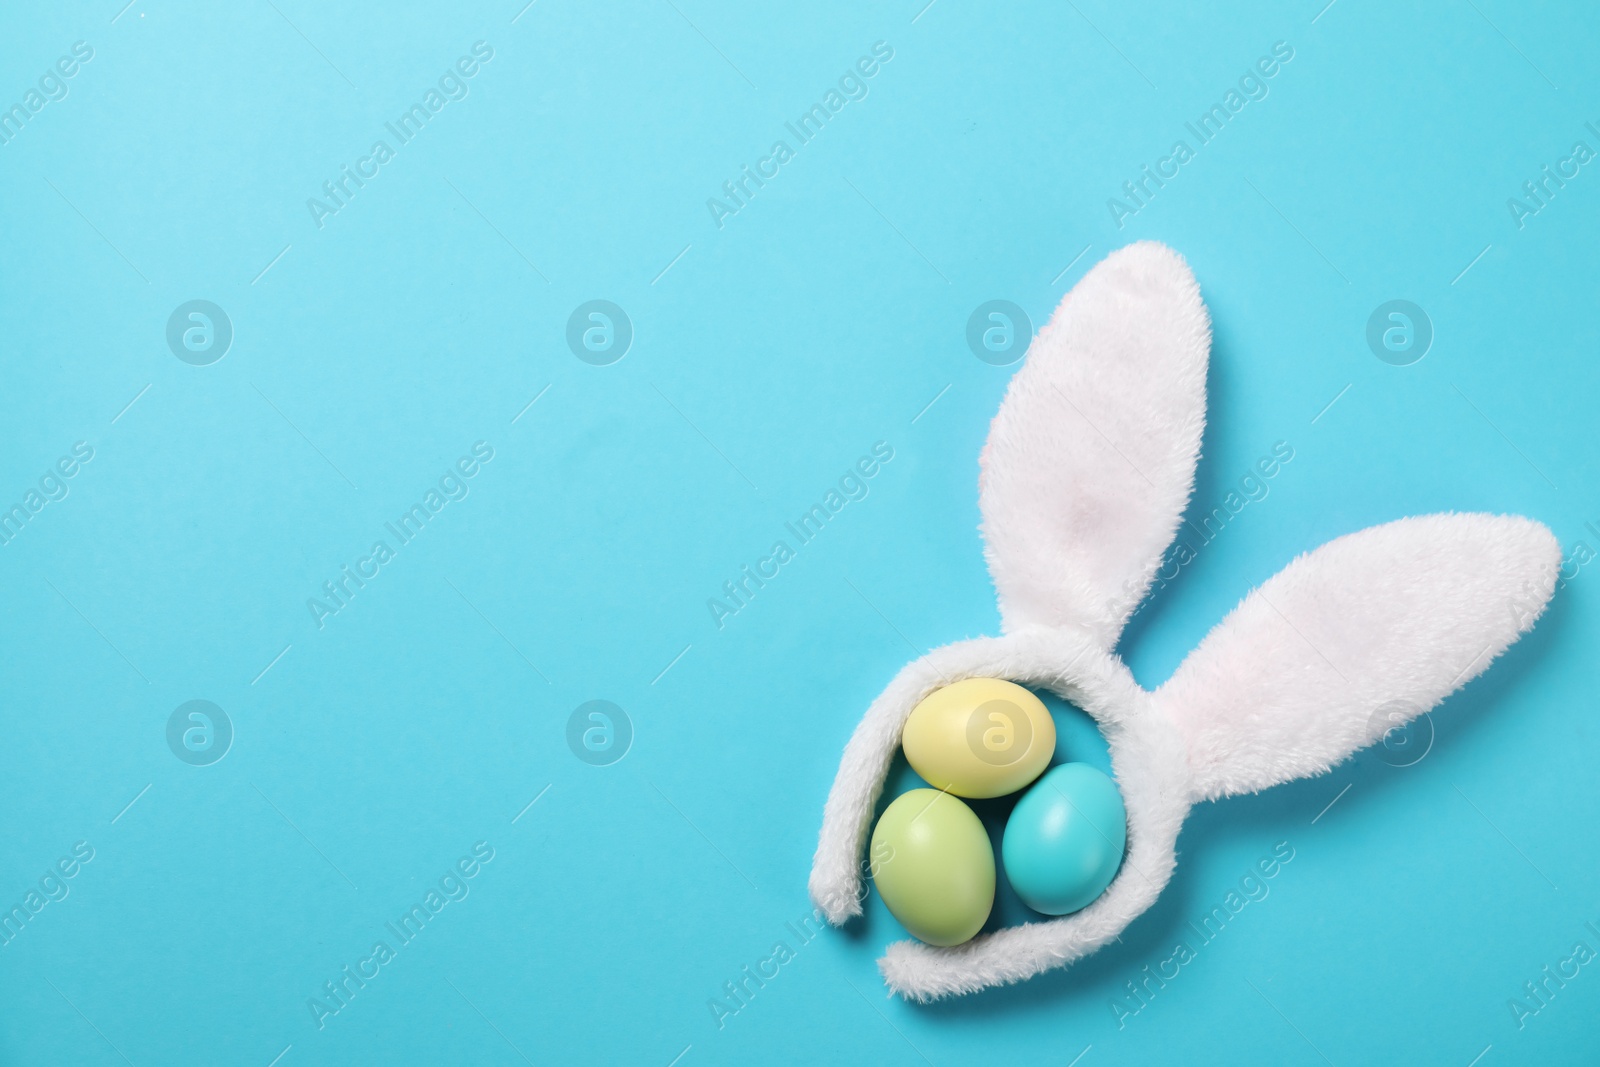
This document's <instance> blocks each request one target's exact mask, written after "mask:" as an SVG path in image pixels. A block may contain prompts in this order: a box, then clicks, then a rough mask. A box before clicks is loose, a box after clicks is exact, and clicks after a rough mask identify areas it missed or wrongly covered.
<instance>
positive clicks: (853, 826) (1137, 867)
mask: <svg viewBox="0 0 1600 1067" xmlns="http://www.w3.org/2000/svg"><path fill="white" fill-rule="evenodd" d="M1210 347H1211V328H1210V322H1209V320H1208V318H1207V315H1206V309H1205V305H1204V304H1203V303H1202V302H1201V300H1200V290H1199V286H1198V285H1197V284H1196V283H1195V279H1194V275H1193V274H1191V273H1190V271H1189V268H1188V266H1187V265H1186V264H1185V263H1184V262H1183V260H1182V259H1181V258H1180V257H1179V256H1178V255H1177V253H1175V252H1173V251H1172V250H1171V249H1169V248H1167V247H1165V246H1164V245H1160V244H1155V243H1152V242H1143V243H1140V244H1135V245H1130V246H1128V247H1126V248H1123V249H1121V250H1119V251H1117V252H1114V253H1112V254H1111V255H1110V256H1108V257H1107V258H1106V259H1105V260H1104V261H1102V262H1101V263H1100V264H1099V265H1097V266H1096V267H1095V268H1094V269H1093V270H1091V271H1090V272H1089V273H1088V274H1087V275H1086V276H1085V277H1084V278H1083V280H1082V281H1080V282H1079V283H1078V285H1077V286H1076V287H1074V289H1073V290H1072V292H1070V293H1068V294H1067V296H1066V298H1065V299H1064V300H1063V301H1062V302H1061V306H1060V308H1059V309H1057V311H1056V313H1055V315H1054V317H1053V318H1052V319H1051V320H1050V322H1049V324H1048V325H1046V326H1045V327H1044V329H1043V330H1041V331H1040V332H1039V334H1038V336H1037V337H1036V338H1034V341H1033V344H1032V346H1031V347H1030V348H1029V350H1028V358H1027V362H1026V363H1025V364H1024V365H1023V367H1022V369H1021V370H1020V371H1018V372H1017V375H1016V377H1015V378H1013V379H1012V382H1011V386H1010V389H1009V390H1008V391H1007V393H1006V397H1005V400H1004V401H1003V402H1002V403H1001V405H1000V411H999V414H997V415H996V416H995V420H994V423H993V425H992V426H991V428H990V431H989V441H988V444H987V445H986V446H985V447H984V450H983V456H982V458H981V460H980V466H981V475H980V478H979V483H978V485H979V488H978V498H979V505H980V507H981V510H982V512H983V535H984V540H985V543H986V546H987V547H986V549H985V553H984V554H985V557H986V559H987V561H988V565H989V572H990V574H991V575H992V577H993V579H994V584H995V588H996V590H997V592H998V594H999V601H1000V615H1001V626H1002V629H1003V631H1004V633H1003V634H1002V635H1001V636H999V637H982V638H977V639H975V640H970V641H961V642H957V643H955V644H952V645H946V646H945V647H943V648H940V649H936V650H935V651H933V652H931V653H929V654H928V655H927V656H924V657H923V658H922V659H920V660H918V661H916V662H915V663H912V664H910V665H908V666H907V667H905V668H904V669H903V670H901V671H900V673H899V674H898V675H896V677H895V679H894V680H893V681H892V682H890V683H889V687H888V688H887V689H885V690H884V691H883V693H882V694H881V695H879V697H878V699H876V700H875V701H873V702H872V706H871V707H869V708H868V709H867V713H866V715H865V717H864V718H863V719H862V720H861V723H860V725H859V726H857V727H856V730H855V733H854V734H853V735H852V736H851V738H850V742H849V744H848V745H847V746H846V747H845V752H844V758H843V759H842V761H841V762H840V765H839V773H838V777H836V778H835V779H834V782H833V789H832V790H831V792H830V793H829V795H828V803H827V808H826V810H825V811H824V813H823V822H822V833H821V836H820V839H819V841H818V844H817V852H816V857H815V859H814V861H813V865H812V869H811V881H810V889H811V898H812V900H813V901H814V902H815V903H816V905H817V906H818V907H819V908H821V909H822V911H823V913H824V914H825V915H826V916H827V918H828V920H829V921H830V922H832V923H834V924H835V925H838V924H842V923H843V922H845V921H846V920H847V919H849V918H850V917H852V916H855V915H859V914H861V904H860V900H861V892H860V890H861V869H860V867H859V865H858V860H859V858H860V855H861V851H862V847H863V845H864V843H865V841H866V836H867V833H868V830H869V828H870V823H871V820H872V816H873V809H874V806H875V804H876V803H877V799H878V796H879V794H880V793H881V791H882V789H883V780H884V776H885V775H886V774H887V773H888V769H889V764H890V761H891V760H892V759H893V758H894V754H895V750H896V748H897V747H898V745H899V743H900V733H901V728H902V727H903V726H904V725H905V721H906V718H907V716H908V715H909V714H910V712H911V709H912V708H913V707H915V706H916V704H917V703H918V702H919V701H921V700H922V698H923V697H925V696H927V695H928V694H929V693H931V692H932V691H933V690H935V689H938V688H940V687H941V686H945V685H948V684H950V683H951V682H954V681H958V680H960V679H962V678H969V677H992V678H1006V679H1010V680H1012V681H1015V682H1018V683H1020V684H1023V685H1029V686H1034V687H1038V688H1043V689H1048V690H1050V691H1051V692H1054V693H1056V694H1058V695H1060V696H1061V697H1063V698H1065V699H1066V700H1069V701H1071V702H1072V703H1074V704H1076V705H1078V706H1079V707H1081V708H1083V710H1084V711H1086V712H1088V713H1089V714H1090V715H1091V716H1093V717H1094V719H1095V720H1096V722H1097V723H1098V724H1099V726H1100V729H1101V731H1102V732H1103V733H1104V735H1105V737H1106V739H1107V741H1108V742H1109V743H1110V749H1111V763H1112V768H1113V771H1114V772H1115V776H1116V780H1117V785H1118V787H1119V788H1120V790H1121V792H1122V796H1123V801H1124V804H1125V806H1126V809H1127V817H1128V851H1127V853H1126V857H1125V859H1124V860H1123V863H1122V867H1121V870H1120V871H1119V872H1118V874H1117V876H1116V878H1115V880H1114V881H1113V882H1112V883H1111V885H1110V887H1109V888H1108V889H1107V890H1106V891H1105V893H1104V894H1102V895H1101V896H1100V898H1099V899H1098V900H1096V901H1095V902H1094V903H1092V904H1090V905H1089V906H1088V907H1087V908H1084V909H1083V910H1082V911H1079V912H1077V913H1075V914H1072V915H1069V916H1066V917H1063V918H1059V919H1054V920H1050V921H1045V922H1033V923H1027V924H1024V925H1022V926H1014V927H1008V928H1005V929H1002V930H998V931H995V932H994V933H990V934H985V935H980V936H979V937H977V938H974V939H973V940H971V941H969V942H967V943H966V944H963V945H958V946H955V947H953V948H935V947H933V946H930V945H925V944H922V943H921V942H917V941H902V942H899V943H897V944H893V945H890V946H889V948H888V951H887V952H886V954H885V955H884V957H883V958H882V959H881V960H879V962H878V966H879V969H880V970H881V971H882V972H883V976H884V979H885V981H886V982H887V983H888V985H889V987H890V988H891V989H892V990H894V991H895V992H897V993H899V994H900V995H902V996H904V997H909V998H915V999H917V1000H932V999H935V998H938V997H943V996H949V995H952V994H958V993H970V992H974V991H976V990H979V989H984V988H986V987H988V986H993V985H1001V984H1004V983H1009V982H1018V981H1021V980H1023V979H1025V978H1029V977H1032V976H1033V975H1036V974H1039V973H1041V972H1043V971H1047V970H1051V969H1053V968H1056V967H1064V966H1066V965H1068V964H1070V963H1072V962H1073V961H1074V960H1077V959H1079V958H1081V957H1083V956H1086V955H1088V954H1089V953H1090V952H1093V951H1094V950H1095V949H1097V948H1099V947H1100V946H1101V945H1104V944H1105V943H1106V942H1108V941H1111V940H1113V939H1114V938H1116V937H1117V936H1118V935H1119V934H1120V933H1121V932H1122V931H1123V930H1124V929H1125V928H1126V927H1127V926H1128V924H1129V923H1131V922H1132V921H1133V920H1134V919H1135V918H1137V917H1138V916H1139V915H1140V914H1142V913H1143V912H1144V911H1145V909H1147V908H1148V907H1150V905H1151V904H1152V903H1154V901H1155V899H1156V897H1157V895H1159V894H1160V892H1161V890H1162V888H1163V887H1165V886H1166V884H1167V881H1168V879H1169V878H1170V877H1171V875H1172V869H1173V865H1174V864H1175V862H1176V859H1177V856H1176V853H1175V850H1174V846H1175V845H1176V843H1177V839H1178V831H1179V829H1180V828H1181V827H1182V825H1183V820H1184V818H1185V816H1187V815H1188V813H1189V809H1190V807H1191V806H1192V805H1194V804H1195V803H1197V802H1199V801H1202V800H1216V799H1219V798H1221V797H1225V796H1232V795H1235V794H1239V793H1249V792H1256V791H1258V790H1261V789H1265V788H1266V787H1268V786H1271V785H1276V784H1278V783H1279V782H1286V781H1289V780H1291V779H1294V778H1301V777H1305V776H1308V775H1315V774H1321V773H1323V772H1324V771H1327V770H1328V769H1329V768H1331V767H1332V766H1333V765H1334V764H1336V763H1338V762H1339V761H1341V760H1343V759H1344V758H1345V757H1347V756H1349V755H1350V754H1351V753H1353V752H1355V751H1356V750H1357V749H1360V748H1363V747H1365V746H1367V745H1369V744H1372V743H1373V742H1374V741H1376V740H1378V739H1379V738H1380V737H1382V736H1383V735H1384V733H1385V732H1387V731H1388V730H1389V729H1391V728H1393V727H1394V726H1396V725H1399V724H1400V723H1402V722H1404V721H1408V720H1410V719H1411V718H1414V717H1415V716H1417V715H1420V714H1422V713H1423V712H1424V711H1426V710H1428V709H1429V708H1431V707H1433V706H1434V705H1436V704H1437V703H1438V702H1439V701H1441V700H1443V699H1444V698H1445V697H1446V696H1447V695H1449V694H1450V693H1451V692H1453V691H1454V690H1455V689H1456V688H1457V687H1459V686H1460V685H1462V684H1463V683H1465V682H1466V681H1468V680H1469V679H1471V678H1473V677H1476V676H1477V675H1478V674H1480V673H1482V671H1483V670H1484V669H1485V668H1487V667H1488V665H1489V663H1490V661H1492V660H1493V659H1494V658H1495V657H1496V656H1498V655H1499V654H1500V653H1501V652H1503V651H1505V649H1506V648H1507V647H1509V646H1510V645H1511V644H1512V642H1514V641H1516V640H1517V638H1518V637H1519V636H1521V634H1522V633H1523V632H1525V631H1526V630H1528V629H1529V628H1531V627H1532V625H1533V622H1534V620H1535V619H1536V618H1537V617H1538V616H1539V614H1540V613H1541V612H1542V611H1543V610H1544V607H1545V605H1546V604H1547V603H1548V602H1549V599H1550V595H1551V593H1552V592H1553V591H1554V586H1555V578H1556V573H1557V569H1558V567H1559V566H1560V562H1561V550H1560V546H1559V545H1558V544H1557V542H1556V540H1555V538H1554V537H1553V536H1552V535H1551V533H1550V531H1549V530H1548V529H1546V528H1545V527H1544V526H1543V525H1541V524H1540V523H1537V522H1534V521H1532V520H1530V519H1525V518H1520V517H1517V516H1497V515H1481V514H1471V515H1459V514H1443V515H1426V516H1421V517H1417V518H1407V519H1400V520H1398V521H1395V522H1390V523H1386V524H1384V525H1382V526H1374V527H1371V528H1369V529H1366V530H1361V531H1359V532H1357V533H1353V534H1349V535H1347V536H1345V537H1340V538H1338V539H1336V540H1334V541H1330V542H1329V543H1328V544H1325V545H1323V546H1322V547H1321V548H1319V549H1317V550H1316V551H1314V552H1310V553H1307V554H1306V555H1303V556H1300V557H1299V558H1298V559H1296V560H1294V561H1293V562H1292V563H1290V564H1289V565H1288V566H1287V567H1285V568H1284V569H1283V570H1282V571H1280V572H1279V573H1278V574H1277V575H1275V576H1274V577H1272V578H1271V579H1269V580H1268V581H1267V582H1266V583H1265V584H1264V585H1262V586H1261V587H1260V588H1258V589H1256V590H1255V591H1254V592H1252V593H1251V594H1250V595H1249V596H1247V597H1246V598H1245V599H1244V601H1243V602H1242V603H1240V604H1239V606H1238V607H1237V608H1235V609H1234V610H1233V612H1232V613H1231V614H1230V615H1228V617H1227V618H1226V619H1224V620H1223V621H1222V622H1221V623H1220V624H1218V626H1217V627H1216V628H1215V629H1214V630H1212V631H1211V633H1210V634H1209V635H1207V636H1206V638H1205V639H1204V640H1203V641H1202V642H1201V643H1200V645H1199V646H1198V647H1197V648H1196V649H1195V650H1194V651H1193V652H1191V653H1190V654H1189V656H1188V658H1187V659H1185V660H1184V661H1183V663H1182V664H1181V665H1180V666H1179V667H1178V669H1177V672H1176V673H1174V674H1173V676H1172V678H1171V679H1170V680H1169V681H1168V682H1167V683H1166V684H1165V685H1162V686H1161V687H1160V688H1159V689H1157V690H1156V691H1155V692H1146V691H1145V690H1144V689H1142V688H1140V687H1139V685H1138V683H1137V682H1135V681H1134V679H1133V676H1132V675H1131V674H1130V673H1129V672H1128V668H1127V667H1126V666H1124V664H1123V663H1122V661H1121V660H1120V659H1118V658H1117V656H1116V653H1115V649H1116V645H1117V640H1118V638H1119V637H1120V635H1121V633H1122V629H1123V626H1124V624H1126V622H1127V620H1128V616H1129V614H1130V613H1131V612H1132V610H1133V609H1134V607H1135V606H1137V605H1138V603H1139V602H1140V601H1141V600H1142V599H1143V598H1144V595H1145V593H1146V591H1147V590H1148V589H1149V587H1150V582H1151V579H1152V577H1153V576H1154V574H1155V572H1156V569H1157V567H1158V566H1159V564H1160V562H1161V558H1162V554H1163V552H1164V551H1165V550H1166V548H1167V546H1168V545H1169V544H1170V543H1171V542H1172V539H1173V536H1174V534H1175V533H1176V532H1177V529H1178V524H1179V522H1180V521H1181V519H1182V516H1183V511H1184V508H1185V507H1186V505H1187V503H1188V499H1189V495H1190V491H1191V489H1192V488H1193V483H1194V469H1195V460H1196V458H1197V456H1198V454H1199V450H1200V434H1201V430H1202V429H1203V427H1204V425H1205V380H1206V361H1207V357H1208V354H1209V350H1210Z"/></svg>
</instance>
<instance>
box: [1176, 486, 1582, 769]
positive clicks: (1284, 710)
mask: <svg viewBox="0 0 1600 1067" xmlns="http://www.w3.org/2000/svg"><path fill="white" fill-rule="evenodd" d="M1560 562H1561V549H1560V546H1559V545H1558V544H1557V543H1556V540H1555V538H1554V536H1552V535H1551V533H1550V531H1549V530H1547V529H1546V528H1545V527H1544V526H1542V525H1541V524H1539V523H1537V522H1534V521H1532V520H1530V519H1524V518H1520V517H1516V516H1496V515H1475V514H1469V515H1458V514H1445V515H1427V516H1421V517H1418V518H1409V519H1400V520H1398V521H1396V522H1391V523H1387V524H1385V525H1382V526H1374V527H1371V528H1369V529H1365V530H1361V531H1358V532H1356V533H1353V534H1348V535H1346V536H1344V537H1340V538H1338V539H1336V540H1333V541H1330V542H1328V543H1327V544H1325V545H1323V546H1322V547H1321V548H1319V549H1317V550H1316V551H1314V552H1310V553H1308V554H1306V555H1303V556H1301V557H1299V558H1298V559H1296V560H1294V561H1293V562H1292V563H1290V564H1289V565H1288V566H1287V567H1285V568H1284V569H1283V570H1282V571H1280V572H1279V573H1278V574H1277V575H1275V576H1274V577H1272V578H1271V579H1269V580H1268V581H1267V582H1266V583H1265V584H1264V585H1262V586H1261V587H1260V588H1259V589H1257V590H1255V591H1254V592H1253V593H1251V594H1250V595H1249V596H1247V597H1246V598H1245V599H1244V601H1243V602H1241V603H1240V605H1239V606H1238V607H1237V608H1235V609H1234V610H1233V612H1232V613H1231V614H1230V615H1229V616H1228V617H1227V618H1226V619H1224V620H1223V621H1222V622H1221V623H1220V624H1218V626H1217V627H1216V629H1214V630H1212V631H1211V633H1210V634H1209V635H1207V636H1206V638H1205V640H1204V641H1202V642H1201V643H1200V646H1199V647H1198V648H1196V649H1195V650H1194V652H1192V653H1191V654H1190V655H1189V657H1188V658H1187V659H1185V660H1184V661H1183V663H1182V665H1180V666H1179V668H1178V670H1177V672H1176V673H1174V674H1173V676H1172V678H1171V679H1170V680H1169V681H1168V682H1167V683H1166V684H1165V685H1164V686H1162V687H1161V688H1160V689H1159V690H1158V691H1157V692H1156V700H1157V701H1158V703H1159V704H1160V705H1161V706H1162V707H1163V708H1164V709H1165V710H1166V711H1167V713H1168V714H1170V715H1171V716H1172V717H1173V718H1174V719H1175V720H1176V721H1177V722H1178V724H1179V726H1180V727H1181V728H1182V729H1183V731H1184V733H1185V735H1186V736H1187V737H1188V741H1189V750H1190V762H1191V763H1192V764H1193V766H1194V770H1195V788H1196V796H1197V798H1207V799H1209V798H1215V797H1219V796H1226V795H1230V794H1235V793H1244V792H1253V791H1255V790H1259V789H1264V788H1266V787H1267V786H1270V785H1275V784H1277V783H1279V782H1284V781H1288V780H1289V779H1292V778H1299V777H1303V776H1306V775H1311V774H1319V773H1321V772H1323V771H1326V770H1327V769H1328V768H1330V767H1331V766H1333V765H1334V764H1335V763H1338V762H1339V761H1340V760H1342V759H1344V758H1345V757H1346V756H1348V755H1350V754H1351V753H1352V752H1354V751H1355V750H1357V749H1358V748H1362V747H1364V746H1366V745H1368V744H1371V743H1372V742H1373V741H1375V740H1377V738H1379V737H1381V736H1382V735H1383V733H1384V732H1385V731H1386V730H1388V729H1389V728H1390V727H1391V726H1393V725H1395V724H1396V721H1397V713H1398V718H1399V719H1404V718H1405V717H1406V714H1405V711H1409V713H1410V714H1411V715H1415V714H1420V713H1421V712H1423V711H1426V710H1428V709H1429V708H1431V707H1433V706H1434V705H1435V704H1437V703H1438V702H1439V701H1440V700H1442V699H1444V697H1445V696H1447V695H1449V694H1450V693H1451V692H1452V691H1454V690H1455V689H1457V688H1459V687H1460V686H1462V685H1464V684H1465V683H1466V682H1468V681H1469V680H1471V679H1472V678H1474V677H1476V676H1477V675H1478V674H1481V673H1482V672H1483V671H1484V670H1485V669H1486V668H1487V667H1488V665H1489V663H1490V661H1492V660H1493V659H1494V657H1496V656H1498V655H1499V654H1500V653H1501V652H1503V651H1505V649H1506V648H1507V647H1509V646H1510V645H1511V644H1512V643H1513V642H1514V641H1516V639H1517V638H1518V637H1519V636H1521V634H1522V633H1523V632H1525V631H1526V630H1527V629H1529V628H1530V627H1532V625H1533V622H1534V620H1535V619H1536V618H1537V617H1538V615H1539V614H1540V613H1541V612H1542V611H1543V610H1544V607H1545V604H1546V603H1548V601H1549V599H1550V595H1551V593H1552V591H1553V590H1554V588H1555V578H1556V573H1557V569H1558V568H1559V566H1560ZM1400 709H1405V710H1400Z"/></svg>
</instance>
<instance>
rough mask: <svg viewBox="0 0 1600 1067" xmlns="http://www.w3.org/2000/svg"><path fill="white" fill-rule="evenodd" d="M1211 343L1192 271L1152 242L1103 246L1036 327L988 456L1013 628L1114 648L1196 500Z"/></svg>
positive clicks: (985, 472)
mask: <svg viewBox="0 0 1600 1067" xmlns="http://www.w3.org/2000/svg"><path fill="white" fill-rule="evenodd" d="M1210 348H1211V326H1210V321H1209V319H1208V318H1207V316H1206V309H1205V305H1204V304H1203V303H1202V302H1201V300H1200V288H1199V286H1198V285H1197V284H1196V283H1195V280H1194V275H1193V274H1191V273H1190V271H1189V268H1188V266H1187V265H1186V264H1185V263H1184V262H1183V259H1182V257H1180V256H1179V255H1178V254H1177V253H1176V252H1174V251H1173V250H1172V249H1170V248H1167V247H1166V246H1165V245H1160V244H1156V243H1154V242H1152V241H1144V242H1140V243H1139V244H1133V245H1129V246H1128V247H1126V248H1122V249H1119V250H1118V251H1116V252H1113V253H1111V255H1109V256H1107V257H1106V258H1105V259H1104V260H1102V261H1101V262H1100V263H1099V264H1098V265H1097V266H1096V267H1095V268H1094V269H1093V270H1091V271H1090V272H1089V273H1088V274H1087V275H1086V276H1085V277H1084V278H1083V280H1082V281H1080V282H1079V283H1078V284H1077V286H1075V287H1074V288H1073V290H1072V292H1071V293H1070V294H1069V295H1068V296H1067V298H1066V299H1065V300H1064V301H1063V302H1062V304H1061V307H1060V308H1059V309H1058V310H1057V311H1056V313H1055V315H1054V316H1053V317H1052V318H1051V320H1050V322H1049V324H1048V325H1046V326H1045V327H1044V329H1042V330H1040V331H1039V336H1038V337H1037V338H1035V339H1034V342H1033V345H1032V346H1031V347H1030V348H1029V349H1028V361H1027V363H1026V364H1025V365H1024V366H1023V368H1022V369H1021V370H1020V371H1018V372H1017V375H1016V377H1014V378H1013V379H1012V380H1011V388H1010V389H1009V391H1008V392H1007V393H1006V398H1005V401H1004V403H1002V404H1001V406H1000V412H999V414H998V415H996V416H995V419H994V424H993V425H992V426H991V428H990V430H989V441H988V444H987V445H986V446H985V447H984V451H983V458H982V461H981V463H982V476H981V479H980V481H979V505H980V506H981V508H982V510H983V535H984V539H985V541H986V542H987V549H986V553H985V554H986V556H987V558H988V562H989V571H990V574H992V575H993V577H994V584H995V588H996V589H997V590H998V591H999V595H1000V612H1001V615H1002V618H1003V621H1004V627H1005V629H1006V630H1007V631H1011V630H1015V629H1018V628H1019V627H1022V626H1025V625H1044V626H1053V627H1060V626H1072V627H1077V628H1081V629H1083V630H1086V631H1087V632H1088V633H1089V634H1090V636H1091V637H1092V638H1093V640H1094V641H1095V643H1096V644H1097V645H1098V646H1099V647H1101V648H1103V649H1107V650H1109V649H1111V648H1113V647H1114V646H1115V645H1116V643H1117V639H1118V637H1119V636H1120V635H1121V633H1122V627H1123V624H1124V623H1126V622H1127V620H1128V615H1129V613H1130V612H1131V611H1132V610H1133V608H1134V607H1135V606H1136V605H1137V604H1138V603H1139V601H1140V600H1142V599H1143V598H1144V594H1145V591H1146V590H1147V589H1148V588H1149V586H1150V580H1151V578H1152V577H1153V575H1154V574H1155V570H1156V568H1157V567H1158V566H1159V565H1160V562H1161V556H1162V553H1163V552H1164V551H1165V550H1166V548H1167V546H1168V545H1169V544H1171V542H1172V538H1173V535H1174V534H1175V533H1176V532H1177V529H1178V523H1179V521H1180V520H1181V519H1182V516H1183V509H1184V507H1185V506H1186V505H1187V503H1188V500H1189V492H1190V489H1191V487H1192V485H1193V482H1194V466H1195V459H1196V457H1197V456H1198V455H1199V451H1200V434H1201V431H1202V429H1203V428H1204V426H1205V412H1206V360H1207V356H1208V354H1209V352H1210Z"/></svg>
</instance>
